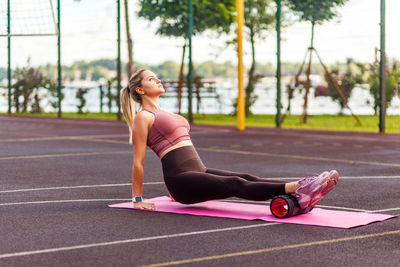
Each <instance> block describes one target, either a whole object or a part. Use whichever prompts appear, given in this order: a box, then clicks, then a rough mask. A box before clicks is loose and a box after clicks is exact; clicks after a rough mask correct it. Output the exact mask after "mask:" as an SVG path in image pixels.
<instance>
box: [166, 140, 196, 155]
mask: <svg viewBox="0 0 400 267" xmlns="http://www.w3.org/2000/svg"><path fill="white" fill-rule="evenodd" d="M182 146H193V143H192V141H191V140H182V141H180V142H179V143H176V144H175V145H173V146H171V147H169V148H167V149H166V150H165V151H163V153H161V155H160V159H162V158H163V157H164V155H165V154H167V153H168V152H170V151H171V150H174V149H176V148H178V147H182Z"/></svg>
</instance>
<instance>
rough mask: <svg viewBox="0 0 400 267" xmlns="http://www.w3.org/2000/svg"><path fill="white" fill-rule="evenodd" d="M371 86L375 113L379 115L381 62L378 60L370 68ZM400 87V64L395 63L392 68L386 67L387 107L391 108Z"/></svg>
mask: <svg viewBox="0 0 400 267" xmlns="http://www.w3.org/2000/svg"><path fill="white" fill-rule="evenodd" d="M367 82H368V84H369V92H370V94H371V95H372V97H373V98H374V103H373V107H374V112H375V115H377V114H378V107H379V98H380V94H379V61H378V59H377V58H376V59H375V61H374V63H372V64H371V65H370V66H369V77H368V79H367ZM399 86H400V67H399V65H398V62H396V61H394V62H393V64H392V66H388V67H386V107H389V105H390V103H391V101H392V99H393V97H394V96H395V94H396V91H398V90H399Z"/></svg>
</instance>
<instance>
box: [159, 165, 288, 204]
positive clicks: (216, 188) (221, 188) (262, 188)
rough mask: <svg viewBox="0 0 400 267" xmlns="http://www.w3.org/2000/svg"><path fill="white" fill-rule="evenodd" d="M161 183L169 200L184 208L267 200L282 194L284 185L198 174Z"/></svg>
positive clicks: (179, 175) (182, 174) (187, 173)
mask: <svg viewBox="0 0 400 267" xmlns="http://www.w3.org/2000/svg"><path fill="white" fill-rule="evenodd" d="M164 179H165V184H166V185H167V188H168V191H169V192H170V193H171V195H172V197H173V198H174V199H175V200H176V201H178V202H181V203H184V204H193V203H198V202H203V201H207V200H215V199H224V198H229V197H238V198H243V199H248V200H255V201H262V200H268V199H270V198H272V197H274V196H276V195H281V194H285V184H286V183H285V182H280V183H268V182H265V181H262V182H259V181H249V180H246V179H244V178H242V177H240V176H235V175H232V176H223V175H217V174H212V173H207V172H198V171H187V172H183V173H180V174H178V175H176V176H173V177H165V178H164Z"/></svg>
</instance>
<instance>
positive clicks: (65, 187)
mask: <svg viewBox="0 0 400 267" xmlns="http://www.w3.org/2000/svg"><path fill="white" fill-rule="evenodd" d="M143 184H144V185H154V184H164V182H148V183H143ZM116 186H132V184H130V183H129V184H94V185H76V186H57V187H39V188H25V189H14V190H5V191H0V193H16V192H30V191H42V190H63V189H79V188H93V187H116Z"/></svg>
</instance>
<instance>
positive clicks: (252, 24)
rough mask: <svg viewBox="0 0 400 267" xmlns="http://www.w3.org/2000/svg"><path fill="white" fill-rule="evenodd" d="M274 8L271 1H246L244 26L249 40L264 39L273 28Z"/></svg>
mask: <svg viewBox="0 0 400 267" xmlns="http://www.w3.org/2000/svg"><path fill="white" fill-rule="evenodd" d="M275 12H276V10H275V7H274V1H272V0H246V1H245V2H244V26H245V27H246V28H247V29H248V34H249V39H251V38H254V37H257V38H260V39H264V38H265V37H266V33H267V31H269V30H273V29H274V26H275Z"/></svg>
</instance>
